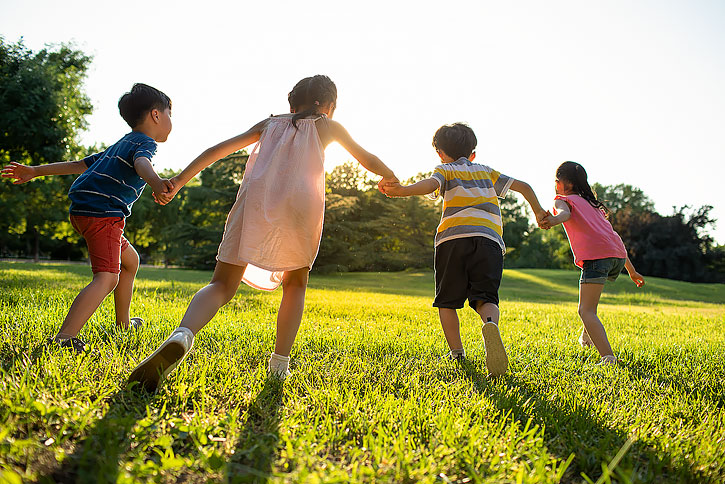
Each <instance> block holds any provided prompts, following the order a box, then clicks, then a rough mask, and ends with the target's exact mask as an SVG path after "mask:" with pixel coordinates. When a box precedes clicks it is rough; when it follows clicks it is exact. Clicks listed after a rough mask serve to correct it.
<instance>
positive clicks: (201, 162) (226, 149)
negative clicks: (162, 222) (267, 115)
mask: <svg viewBox="0 0 725 484" xmlns="http://www.w3.org/2000/svg"><path fill="white" fill-rule="evenodd" d="M266 122H267V120H266V119H264V120H262V121H260V122H259V123H257V124H255V125H254V126H252V127H251V128H249V130H247V131H245V132H244V133H242V134H239V135H237V136H235V137H233V138H229V139H228V140H225V141H222V142H221V143H219V144H216V145H214V146H212V147H211V148H208V149H206V150H204V152H203V153H202V154H200V155H199V156H197V157H196V158H195V159H194V160H193V161H192V162H191V163H189V165H188V166H187V167H186V168H184V169H183V170H182V172H181V173H179V174H178V175H176V176H175V177H173V178H171V180H170V182H171V183H172V185H173V189H172V190H170V191H168V192H166V193H164V194H163V195H161V197H160V198H159V200H160V201H162V202H164V203H168V202H170V201H171V199H173V198H174V196H175V195H176V194H177V193H178V192H179V190H181V188H182V187H183V186H184V185H186V184H187V183H189V180H191V179H192V178H194V177H195V176H196V175H197V174H198V173H199V172H201V171H202V170H203V169H204V168H206V167H208V166H209V165H211V164H212V163H214V162H215V161H218V160H220V159H222V158H224V157H225V156H227V155H230V154H232V153H234V152H235V151H239V150H241V149H242V148H244V147H246V146H249V145H250V144H252V143H254V142H256V141H259V137H260V136H261V134H262V130H263V129H264V125H265V123H266Z"/></svg>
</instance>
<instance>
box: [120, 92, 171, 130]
mask: <svg viewBox="0 0 725 484" xmlns="http://www.w3.org/2000/svg"><path fill="white" fill-rule="evenodd" d="M166 108H171V99H169V96H167V95H166V94H164V93H163V92H161V91H159V90H158V89H156V88H153V87H151V86H149V85H146V84H141V83H140V82H137V83H136V84H134V85H133V87H132V88H131V90H130V91H129V92H127V93H126V94H124V95H123V96H121V99H119V100H118V110H119V111H120V112H121V117H122V118H123V120H124V121H126V123H128V125H129V126H131V128H135V127H136V126H137V125H139V124H141V122H142V121H143V118H144V116H146V113H148V112H149V111H151V110H152V109H161V110H163V109H166Z"/></svg>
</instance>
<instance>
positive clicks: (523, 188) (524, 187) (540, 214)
mask: <svg viewBox="0 0 725 484" xmlns="http://www.w3.org/2000/svg"><path fill="white" fill-rule="evenodd" d="M510 188H511V190H513V191H515V192H519V193H520V194H521V195H523V196H524V198H525V199H526V201H527V202H529V205H530V206H531V210H533V211H534V216H535V217H536V221H537V222H541V221H542V220H544V219H545V218H546V217H547V215H549V213H548V212H547V211H546V210H544V209H543V208H541V204H540V203H539V199H538V198H536V193H534V190H533V188H531V185H529V184H528V183H526V182H523V181H521V180H514V181H513V183H511V187H510Z"/></svg>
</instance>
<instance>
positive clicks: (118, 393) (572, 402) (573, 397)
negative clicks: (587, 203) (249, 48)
mask: <svg viewBox="0 0 725 484" xmlns="http://www.w3.org/2000/svg"><path fill="white" fill-rule="evenodd" d="M89 277H90V269H89V268H88V267H85V266H79V265H34V264H25V263H15V264H13V263H0V331H2V338H1V340H0V371H1V372H2V379H1V383H0V385H1V387H0V418H1V420H0V422H1V423H0V469H1V470H0V472H1V473H2V474H1V475H0V481H3V480H4V481H6V482H21V481H23V482H25V481H29V482H32V481H40V482H76V481H77V482H139V481H142V482H143V481H152V482H207V481H212V482H257V481H262V482H265V481H270V482H350V481H353V482H442V483H446V482H461V483H463V482H596V481H597V480H599V481H600V482H610V481H611V482H615V481H616V482H630V481H631V482H713V483H714V482H722V481H723V480H725V409H724V408H723V407H724V405H723V403H724V402H725V396H724V393H725V392H724V388H723V386H724V382H725V331H724V329H725V328H724V326H725V324H724V323H725V285H722V284H720V285H703V284H688V283H681V282H673V281H667V280H662V279H649V280H648V281H647V285H646V286H645V287H644V288H643V289H637V288H636V287H635V286H634V284H632V283H631V281H629V279H628V278H627V277H626V276H625V277H622V278H620V279H619V280H618V281H617V282H616V283H615V284H612V285H609V286H607V289H606V290H605V295H604V297H603V299H602V304H601V306H600V317H601V318H602V321H603V322H604V325H605V327H606V328H607V331H608V333H609V337H610V340H611V342H612V346H613V347H614V349H615V352H616V353H617V354H618V355H619V356H620V358H621V360H622V362H621V364H620V365H619V366H617V367H614V368H601V367H596V366H595V365H594V364H595V363H596V362H597V361H598V356H597V354H596V352H595V351H594V350H591V349H586V350H585V349H582V348H581V347H580V346H579V345H578V343H577V340H576V338H577V336H578V331H579V328H580V323H579V320H578V317H577V315H576V300H577V278H578V272H574V271H549V270H508V271H506V272H505V274H504V281H503V286H502V290H501V299H502V303H501V312H502V322H501V332H502V336H503V340H504V343H505V344H506V347H507V350H508V352H509V358H510V361H511V366H510V369H509V372H508V374H507V375H505V376H504V377H500V378H487V376H486V371H485V358H484V350H483V342H482V340H481V337H480V320H478V319H477V316H476V315H475V313H474V312H473V311H471V310H470V309H466V310H464V311H463V312H462V313H460V314H461V316H462V318H461V319H462V333H463V338H464V343H465V345H466V350H467V353H468V359H467V361H466V362H464V363H454V362H451V361H446V360H442V359H441V355H443V354H444V353H445V352H446V351H447V348H446V347H445V340H444V338H443V333H442V330H441V329H440V326H439V323H438V318H437V312H436V311H435V310H434V309H433V308H431V302H432V294H433V287H432V286H433V284H432V274H430V273H396V274H343V275H331V276H320V275H314V274H313V276H312V277H311V281H310V288H309V291H308V296H307V306H306V310H305V314H304V318H303V321H302V328H301V330H300V334H299V336H298V338H297V341H296V343H295V346H294V348H293V351H292V357H293V375H292V376H291V377H290V378H288V379H287V381H286V382H285V383H284V384H280V383H279V382H278V381H276V380H274V379H268V378H267V377H266V365H267V359H268V357H269V353H270V351H271V349H272V345H273V340H274V326H275V317H276V310H277V305H278V304H279V301H280V298H281V291H277V292H273V293H262V292H258V291H253V290H251V289H248V288H241V289H240V291H239V292H238V294H237V296H236V297H235V299H234V300H233V301H232V302H231V303H230V304H228V305H227V306H226V307H224V308H223V309H222V310H221V311H220V313H219V314H218V315H217V317H216V318H215V319H214V320H213V321H212V323H211V324H209V325H208V326H207V328H206V329H205V330H204V331H202V332H201V333H200V335H199V336H198V337H197V339H196V342H195V345H194V349H193V350H192V352H191V354H190V355H189V357H188V358H187V359H186V360H185V362H184V363H183V364H182V365H181V366H180V367H179V369H178V370H177V371H176V372H175V373H174V374H173V375H172V377H171V378H170V379H169V380H168V381H167V382H166V384H165V385H164V386H163V388H162V389H161V391H160V392H159V393H158V394H155V395H147V394H140V395H139V394H136V393H134V392H130V391H128V390H126V389H125V388H124V383H125V379H126V377H127V376H128V374H129V372H130V371H131V369H132V368H133V367H134V366H135V364H136V363H137V362H139V361H140V360H141V359H142V358H143V357H144V356H146V355H147V354H148V353H149V352H151V351H152V350H153V349H155V348H156V346H157V345H158V344H159V343H160V342H161V341H162V340H163V339H164V338H165V337H166V336H167V335H168V333H169V332H170V331H171V330H172V328H174V327H175V326H176V324H177V322H178V321H179V320H180V318H181V316H182V314H183V312H184V310H185V308H186V305H187V304H188V302H189V300H190V298H191V295H192V294H193V293H194V292H195V291H196V290H198V289H199V288H200V287H201V286H202V285H204V284H205V283H206V282H208V280H209V277H210V273H207V272H196V271H185V270H164V269H145V268H143V269H141V271H140V273H139V276H138V281H137V285H136V294H135V298H134V302H133V304H132V316H133V315H137V316H142V317H144V318H145V319H146V321H147V322H148V324H147V326H146V327H144V328H142V329H139V330H136V331H131V332H125V331H121V330H117V329H116V328H114V326H113V324H112V321H113V305H112V301H111V300H110V299H107V300H106V301H105V302H104V303H103V305H102V306H101V308H100V310H99V311H97V312H96V314H95V315H94V316H93V318H92V319H91V321H90V322H89V323H88V324H87V325H86V327H85V328H84V329H83V331H82V332H81V335H80V337H81V338H82V339H84V340H85V341H87V342H88V343H89V344H90V346H91V347H92V351H91V353H90V354H89V355H86V356H84V357H77V356H74V355H73V354H71V353H70V352H67V351H62V350H59V349H55V348H53V347H50V346H47V345H46V344H45V343H44V340H45V339H46V338H48V337H50V336H52V335H53V334H54V332H55V331H57V329H58V327H59V325H60V322H61V321H62V320H63V318H64V316H65V313H66V311H67V309H68V307H69V305H70V303H71V301H72V300H73V297H74V296H75V295H76V294H77V292H78V291H79V290H80V289H81V288H82V287H83V286H84V285H85V284H86V283H87V282H88V280H89ZM612 468H613V469H612Z"/></svg>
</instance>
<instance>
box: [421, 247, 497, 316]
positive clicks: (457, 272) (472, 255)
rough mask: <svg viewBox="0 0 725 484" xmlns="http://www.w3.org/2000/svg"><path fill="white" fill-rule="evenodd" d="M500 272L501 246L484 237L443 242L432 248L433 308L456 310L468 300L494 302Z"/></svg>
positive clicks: (469, 302)
mask: <svg viewBox="0 0 725 484" xmlns="http://www.w3.org/2000/svg"><path fill="white" fill-rule="evenodd" d="M502 274H503V253H502V252H501V246H499V245H498V244H497V243H496V242H494V241H493V240H491V239H488V238H486V237H463V238H460V239H453V240H448V241H446V242H443V243H442V244H440V245H439V246H437V247H436V250H435V279H436V297H435V300H434V301H433V307H436V308H450V309H460V308H462V307H463V304H464V303H465V302H466V299H468V304H469V305H470V306H471V307H472V308H473V309H474V310H475V309H476V305H477V304H478V301H483V302H488V303H493V304H496V305H498V287H499V285H500V284H501V275H502Z"/></svg>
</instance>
